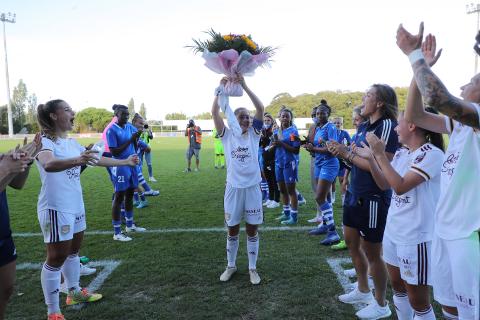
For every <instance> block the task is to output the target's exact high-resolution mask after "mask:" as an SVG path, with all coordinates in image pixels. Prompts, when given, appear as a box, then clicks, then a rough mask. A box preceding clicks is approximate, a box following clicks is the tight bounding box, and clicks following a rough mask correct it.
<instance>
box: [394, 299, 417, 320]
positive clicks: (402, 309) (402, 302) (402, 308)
mask: <svg viewBox="0 0 480 320" xmlns="http://www.w3.org/2000/svg"><path fill="white" fill-rule="evenodd" d="M393 303H394V305H395V309H396V311H397V318H398V320H412V319H413V312H414V311H413V308H412V306H411V305H410V302H409V301H408V296H407V294H406V293H403V292H394V293H393Z"/></svg>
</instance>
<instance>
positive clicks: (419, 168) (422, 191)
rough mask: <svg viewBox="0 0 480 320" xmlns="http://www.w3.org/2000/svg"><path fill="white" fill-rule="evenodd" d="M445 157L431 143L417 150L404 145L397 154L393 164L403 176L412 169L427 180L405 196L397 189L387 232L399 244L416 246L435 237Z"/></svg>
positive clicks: (386, 228) (390, 211)
mask: <svg viewBox="0 0 480 320" xmlns="http://www.w3.org/2000/svg"><path fill="white" fill-rule="evenodd" d="M443 156H444V154H443V152H442V150H440V149H439V148H437V147H435V146H434V145H433V144H430V143H426V144H424V145H423V146H421V147H420V148H418V149H417V150H415V151H413V152H410V151H409V150H408V149H406V148H401V149H399V150H398V151H397V152H396V153H395V156H394V157H393V160H392V167H394V168H395V171H397V172H398V174H399V175H401V176H402V177H404V176H405V175H406V174H407V173H408V172H409V171H412V172H414V173H416V174H418V175H420V176H421V177H422V178H423V179H425V182H422V183H421V184H419V185H418V186H416V187H415V188H413V189H412V190H410V191H408V192H406V193H404V194H403V195H397V194H396V193H395V191H393V194H392V202H391V203H390V208H389V209H388V216H387V224H386V227H385V234H386V235H387V236H388V238H390V239H391V240H392V241H393V242H394V243H395V244H399V245H415V244H419V243H422V242H427V241H431V240H432V239H433V226H434V213H435V207H436V204H437V201H438V196H439V194H440V170H441V167H442V163H443Z"/></svg>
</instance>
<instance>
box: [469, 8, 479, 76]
mask: <svg viewBox="0 0 480 320" xmlns="http://www.w3.org/2000/svg"><path fill="white" fill-rule="evenodd" d="M472 13H476V14H477V31H476V33H478V30H480V3H477V4H474V3H470V4H467V14H472ZM477 70H478V54H477V53H475V74H477Z"/></svg>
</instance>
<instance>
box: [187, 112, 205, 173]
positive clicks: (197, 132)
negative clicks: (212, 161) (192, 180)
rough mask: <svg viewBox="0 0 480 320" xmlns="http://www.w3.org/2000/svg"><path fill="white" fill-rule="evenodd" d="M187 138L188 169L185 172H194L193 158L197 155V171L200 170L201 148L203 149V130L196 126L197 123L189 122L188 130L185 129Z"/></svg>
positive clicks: (191, 120)
mask: <svg viewBox="0 0 480 320" xmlns="http://www.w3.org/2000/svg"><path fill="white" fill-rule="evenodd" d="M185 137H187V139H188V149H187V153H186V157H187V168H186V169H185V172H191V171H192V168H191V166H192V157H193V156H194V155H195V160H196V161H195V165H196V168H195V171H198V170H199V165H200V148H201V147H202V129H200V127H199V126H196V125H195V121H193V119H190V120H189V121H188V125H187V129H185Z"/></svg>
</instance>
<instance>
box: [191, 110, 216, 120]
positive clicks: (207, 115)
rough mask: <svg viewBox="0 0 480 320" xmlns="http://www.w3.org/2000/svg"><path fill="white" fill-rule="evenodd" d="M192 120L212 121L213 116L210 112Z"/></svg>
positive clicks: (198, 115)
mask: <svg viewBox="0 0 480 320" xmlns="http://www.w3.org/2000/svg"><path fill="white" fill-rule="evenodd" d="M192 118H194V119H198V120H210V119H212V114H211V113H210V112H202V113H200V114H197V115H196V116H193V117H192Z"/></svg>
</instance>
